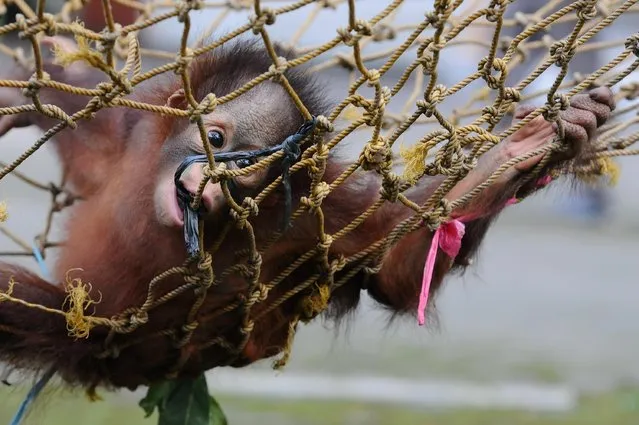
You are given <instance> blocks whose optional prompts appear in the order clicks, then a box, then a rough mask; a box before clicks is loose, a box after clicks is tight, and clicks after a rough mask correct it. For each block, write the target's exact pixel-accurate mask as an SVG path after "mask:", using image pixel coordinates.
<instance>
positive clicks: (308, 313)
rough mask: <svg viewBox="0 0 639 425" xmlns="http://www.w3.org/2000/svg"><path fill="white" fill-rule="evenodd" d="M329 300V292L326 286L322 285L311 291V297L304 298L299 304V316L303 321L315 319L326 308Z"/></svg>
mask: <svg viewBox="0 0 639 425" xmlns="http://www.w3.org/2000/svg"><path fill="white" fill-rule="evenodd" d="M330 298H331V290H330V288H329V287H328V285H322V286H320V287H318V288H317V290H316V291H313V293H312V294H311V295H309V296H308V297H306V298H304V299H303V300H302V301H301V303H300V310H301V315H302V317H303V320H304V321H309V320H312V319H313V318H315V317H316V316H317V315H318V314H320V313H321V312H322V311H324V310H326V308H327V307H328V301H329V299H330Z"/></svg>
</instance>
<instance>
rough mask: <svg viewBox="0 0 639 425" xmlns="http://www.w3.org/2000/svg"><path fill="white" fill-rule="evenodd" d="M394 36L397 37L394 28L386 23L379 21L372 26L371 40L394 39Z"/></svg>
mask: <svg viewBox="0 0 639 425" xmlns="http://www.w3.org/2000/svg"><path fill="white" fill-rule="evenodd" d="M395 37H397V32H396V31H395V28H393V27H392V26H390V25H388V24H384V23H380V24H378V25H377V26H376V27H375V28H373V40H375V41H384V40H394V39H395Z"/></svg>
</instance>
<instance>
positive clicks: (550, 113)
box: [543, 93, 570, 121]
mask: <svg viewBox="0 0 639 425" xmlns="http://www.w3.org/2000/svg"><path fill="white" fill-rule="evenodd" d="M548 106H549V109H548V110H547V111H544V112H543V116H544V118H545V119H546V120H547V121H557V119H558V117H559V112H561V111H565V110H566V109H568V107H569V106H570V99H569V98H568V96H566V95H565V94H560V93H555V95H554V96H553V97H552V98H550V99H549V101H548Z"/></svg>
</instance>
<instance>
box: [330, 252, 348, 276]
mask: <svg viewBox="0 0 639 425" xmlns="http://www.w3.org/2000/svg"><path fill="white" fill-rule="evenodd" d="M346 264H347V263H346V257H344V256H343V255H338V256H337V258H335V259H333V260H332V261H331V264H330V268H331V273H333V274H334V273H337V272H338V271H340V270H342V269H343V268H344V267H346Z"/></svg>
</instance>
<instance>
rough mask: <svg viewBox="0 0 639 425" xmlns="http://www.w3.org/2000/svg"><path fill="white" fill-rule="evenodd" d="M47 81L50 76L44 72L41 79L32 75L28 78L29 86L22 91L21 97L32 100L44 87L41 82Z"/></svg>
mask: <svg viewBox="0 0 639 425" xmlns="http://www.w3.org/2000/svg"><path fill="white" fill-rule="evenodd" d="M49 79H50V76H49V74H47V73H46V72H43V73H42V78H41V79H40V78H38V77H37V76H36V74H33V75H32V76H31V77H30V78H29V81H28V83H29V85H28V86H27V87H25V88H23V89H22V95H23V96H24V97H28V98H31V99H33V98H34V97H36V96H37V95H38V91H39V90H40V89H41V88H42V87H43V86H44V84H43V82H44V81H48V80H49Z"/></svg>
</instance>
